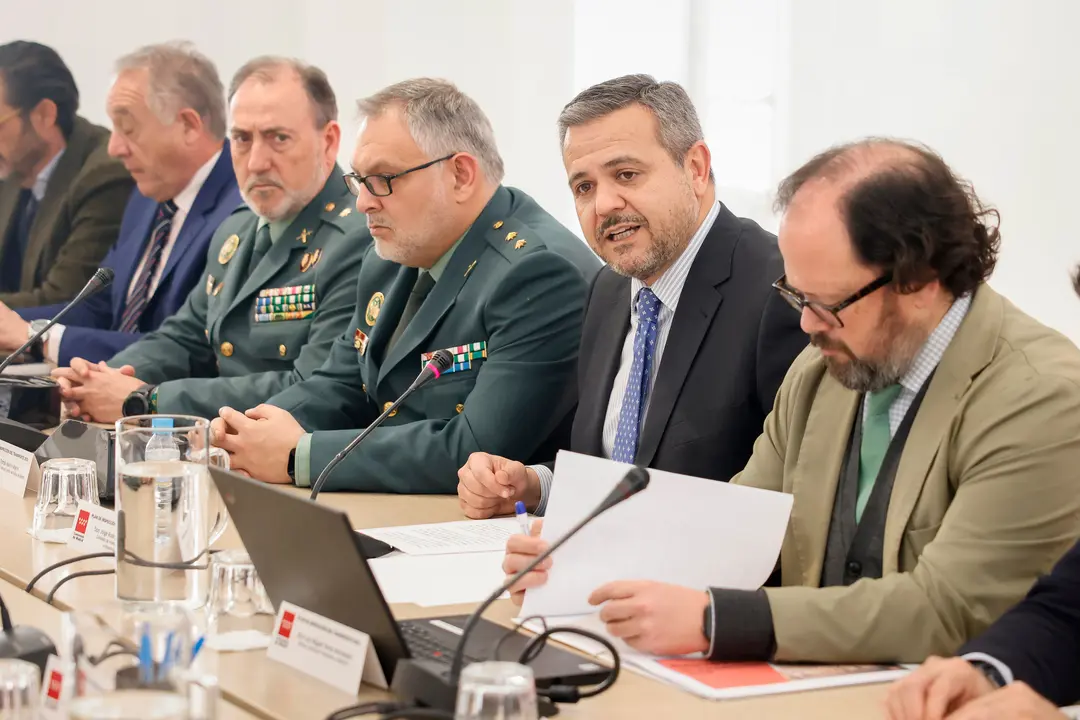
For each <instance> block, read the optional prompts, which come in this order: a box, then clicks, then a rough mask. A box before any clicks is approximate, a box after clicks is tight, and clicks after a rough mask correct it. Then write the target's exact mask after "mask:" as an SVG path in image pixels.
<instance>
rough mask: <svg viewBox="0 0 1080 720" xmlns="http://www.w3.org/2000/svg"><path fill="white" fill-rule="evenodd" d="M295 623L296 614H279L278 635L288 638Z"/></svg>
mask: <svg viewBox="0 0 1080 720" xmlns="http://www.w3.org/2000/svg"><path fill="white" fill-rule="evenodd" d="M295 621H296V613H291V612H284V613H282V614H281V627H279V628H278V635H280V636H281V637H283V638H287V637H289V635H290V634H291V633H292V626H293V622H295Z"/></svg>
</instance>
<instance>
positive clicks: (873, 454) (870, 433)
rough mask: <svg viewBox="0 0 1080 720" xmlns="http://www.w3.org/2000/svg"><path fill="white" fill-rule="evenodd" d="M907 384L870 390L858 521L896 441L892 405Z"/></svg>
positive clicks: (860, 461) (861, 449)
mask: <svg viewBox="0 0 1080 720" xmlns="http://www.w3.org/2000/svg"><path fill="white" fill-rule="evenodd" d="M901 390H903V387H902V386H900V385H890V386H889V387H887V388H884V389H882V390H878V391H877V392H872V393H870V395H869V397H868V398H867V401H866V410H865V412H864V413H863V422H862V445H861V446H860V448H859V494H858V496H857V497H856V499H855V522H856V524H857V523H858V522H859V521H860V520H862V514H863V510H865V509H866V503H867V501H868V500H869V499H870V491H871V490H873V489H874V482H875V481H876V480H877V476H878V471H879V470H881V463H882V462H883V461H884V460H885V453H886V452H888V450H889V443H890V442H892V433H891V432H890V430H889V408H890V407H892V404H893V401H895V400H896V396H897V395H899V394H900V391H901Z"/></svg>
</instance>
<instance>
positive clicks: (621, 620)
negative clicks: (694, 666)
mask: <svg viewBox="0 0 1080 720" xmlns="http://www.w3.org/2000/svg"><path fill="white" fill-rule="evenodd" d="M589 602H590V603H591V604H593V605H603V609H602V610H601V611H600V619H601V620H603V621H604V623H605V625H606V627H607V631H608V633H609V634H610V635H611V636H612V637H617V638H619V639H621V640H623V641H624V642H626V644H627V645H629V646H630V647H632V648H634V649H635V650H639V651H641V652H647V653H652V654H654V655H688V654H690V653H695V652H702V653H703V652H708V650H709V642H708V640H707V639H706V638H705V635H704V634H703V633H702V623H701V620H702V616H703V615H704V612H705V608H706V607H708V605H709V596H708V595H707V594H706V593H705V592H703V591H701V590H693V589H691V588H685V587H679V586H678V585H667V584H664V583H658V582H650V581H648V580H618V581H616V582H610V583H608V584H606V585H602V586H601V587H599V588H597V589H596V590H595V591H594V592H593V594H592V595H590V596H589Z"/></svg>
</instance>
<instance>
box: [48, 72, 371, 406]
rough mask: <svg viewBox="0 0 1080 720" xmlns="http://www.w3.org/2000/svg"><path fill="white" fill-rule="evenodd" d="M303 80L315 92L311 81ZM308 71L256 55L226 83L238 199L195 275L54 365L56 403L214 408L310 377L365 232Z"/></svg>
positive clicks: (346, 300)
mask: <svg viewBox="0 0 1080 720" xmlns="http://www.w3.org/2000/svg"><path fill="white" fill-rule="evenodd" d="M312 88H314V90H312ZM333 97H334V96H333V91H332V90H331V88H330V85H329V83H328V82H327V80H326V76H325V75H323V73H322V71H321V70H318V69H317V68H312V67H310V66H306V65H303V64H301V63H298V62H295V61H289V60H283V59H279V58H260V59H258V60H255V61H252V62H251V63H249V64H248V65H246V66H244V68H241V70H240V71H239V72H238V74H237V76H236V78H234V80H233V84H232V88H231V90H230V98H231V106H232V107H231V112H232V118H231V133H230V134H231V138H230V148H231V150H232V155H233V167H234V169H235V171H236V176H237V180H238V182H239V184H240V187H241V190H242V194H243V196H244V198H245V201H246V202H247V205H248V206H249V207H242V208H240V209H238V210H237V211H236V212H235V213H234V214H233V215H232V216H231V217H229V218H228V219H227V220H226V221H225V222H224V223H223V224H222V225H221V227H220V228H219V229H218V231H217V232H216V233H215V234H214V238H213V240H212V241H211V243H210V249H209V253H208V255H207V263H206V282H205V284H204V285H202V286H200V287H196V288H195V289H194V290H193V291H192V292H191V294H190V295H189V296H188V299H187V302H186V303H185V304H184V306H183V307H182V308H181V309H180V311H179V312H178V313H177V314H176V315H174V316H173V317H171V318H169V319H168V320H166V321H165V323H164V324H163V325H162V326H161V327H160V328H159V329H158V330H157V331H155V332H153V333H150V334H148V335H146V336H144V337H143V338H142V339H140V340H139V341H138V342H136V343H134V344H132V345H130V346H128V347H127V348H126V349H124V350H123V351H121V352H120V353H119V354H117V355H116V356H114V357H113V358H112V359H111V360H109V362H108V363H107V366H106V364H101V365H95V366H91V365H89V364H88V363H85V362H84V361H82V360H78V359H76V360H74V361H72V364H71V367H70V368H65V369H62V370H58V371H57V372H56V374H57V375H59V376H60V377H61V379H62V380H63V381H64V388H63V394H64V397H65V399H66V400H67V401H68V403H69V411H70V412H72V413H74V414H77V415H81V416H83V417H88V418H90V419H92V420H96V421H100V422H111V421H113V420H115V419H116V418H118V417H120V416H121V415H132V414H142V413H146V412H155V413H183V414H189V415H198V416H202V417H214V416H215V415H216V414H217V411H218V408H220V407H221V406H222V405H227V404H236V405H242V406H252V405H256V404H258V403H259V402H262V401H263V400H265V399H266V398H268V397H270V396H271V395H274V394H275V393H278V392H280V391H281V390H283V389H285V388H286V387H288V386H289V385H291V384H292V383H294V382H297V381H299V380H301V379H303V378H305V377H308V376H309V375H311V373H312V372H314V370H315V369H316V368H318V367H319V366H320V365H322V363H323V361H324V360H325V359H326V355H327V353H328V352H329V351H330V346H331V345H332V344H333V341H334V338H336V337H337V336H339V335H341V334H342V332H344V329H345V325H346V323H347V322H348V320H349V317H350V316H351V315H352V312H353V298H354V292H355V288H356V285H355V283H356V274H357V272H358V271H359V268H360V262H361V259H362V257H363V254H364V252H365V250H366V249H367V247H368V245H369V243H370V235H369V234H368V232H367V229H366V227H365V224H364V220H363V217H362V216H360V215H359V214H356V213H354V212H353V211H352V209H351V208H350V202H349V197H350V196H349V191H348V188H347V187H346V185H345V182H344V180H343V179H342V173H341V170H340V168H338V166H337V165H336V164H335V162H334V158H335V157H336V156H337V152H338V146H339V143H340V137H341V130H340V127H339V126H338V124H337V121H336V119H335V118H336V116H337V108H336V103H335V102H334V100H333Z"/></svg>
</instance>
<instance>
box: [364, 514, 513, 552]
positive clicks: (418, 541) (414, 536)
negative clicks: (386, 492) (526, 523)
mask: <svg viewBox="0 0 1080 720" xmlns="http://www.w3.org/2000/svg"><path fill="white" fill-rule="evenodd" d="M360 532H362V533H364V534H365V535H367V536H369V537H373V538H375V539H376V540H382V541H383V542H384V543H386V544H388V545H392V546H394V547H395V548H397V549H398V550H400V551H401V552H403V553H406V554H408V555H449V554H453V553H473V552H494V551H496V550H497V551H499V552H503V551H504V550H505V549H506V541H507V539H508V538H509V537H510V536H511V535H513V534H515V533H520V532H521V529H520V528H519V527H518V524H517V520H515V519H514V518H496V519H494V520H464V521H458V522H445V523H429V524H426V525H403V526H401V527H388V528H375V529H374V530H361V531H360Z"/></svg>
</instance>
